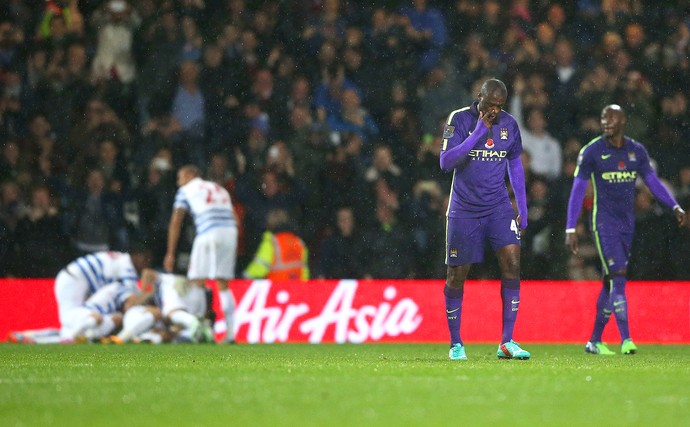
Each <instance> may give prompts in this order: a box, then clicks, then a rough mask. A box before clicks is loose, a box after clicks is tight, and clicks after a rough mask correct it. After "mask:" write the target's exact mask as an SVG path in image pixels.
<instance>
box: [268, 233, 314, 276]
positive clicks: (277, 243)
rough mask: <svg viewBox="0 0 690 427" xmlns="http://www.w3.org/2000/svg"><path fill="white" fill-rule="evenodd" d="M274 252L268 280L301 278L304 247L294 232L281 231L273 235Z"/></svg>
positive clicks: (303, 266)
mask: <svg viewBox="0 0 690 427" xmlns="http://www.w3.org/2000/svg"><path fill="white" fill-rule="evenodd" d="M273 247H274V248H275V253H274V257H273V264H272V265H271V270H270V272H269V273H268V276H267V277H266V278H267V279H269V280H279V281H280V280H301V278H302V270H303V269H304V268H305V265H304V254H305V251H306V247H305V246H304V242H302V239H300V238H299V237H297V236H296V235H295V234H293V233H290V232H287V231H282V232H279V233H277V234H274V235H273Z"/></svg>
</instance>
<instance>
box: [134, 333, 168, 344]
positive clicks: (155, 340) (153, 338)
mask: <svg viewBox="0 0 690 427" xmlns="http://www.w3.org/2000/svg"><path fill="white" fill-rule="evenodd" d="M139 338H140V339H141V340H142V341H146V342H150V343H151V344H160V343H162V342H163V337H162V336H161V334H159V333H157V332H153V331H146V332H144V333H142V334H140V335H139Z"/></svg>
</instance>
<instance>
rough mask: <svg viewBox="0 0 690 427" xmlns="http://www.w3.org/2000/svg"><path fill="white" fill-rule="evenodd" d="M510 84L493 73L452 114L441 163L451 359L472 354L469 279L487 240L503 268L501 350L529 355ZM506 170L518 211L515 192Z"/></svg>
mask: <svg viewBox="0 0 690 427" xmlns="http://www.w3.org/2000/svg"><path fill="white" fill-rule="evenodd" d="M507 97H508V91H507V89H506V86H505V84H504V83H503V82H502V81H500V80H497V79H489V80H486V81H485V82H484V83H483V84H482V87H481V90H480V92H479V97H478V100H477V101H475V102H474V103H473V104H472V105H470V106H469V107H465V108H461V109H459V110H455V111H453V112H452V113H450V115H449V116H448V119H447V121H446V125H445V128H444V131H443V146H442V150H441V159H440V160H441V169H443V170H444V171H446V172H450V171H453V183H452V189H451V193H450V200H449V202H448V211H447V213H446V221H447V222H446V264H447V265H448V269H447V277H446V285H445V287H444V290H443V293H444V295H445V301H446V318H447V319H448V329H449V331H450V351H449V353H448V354H449V357H450V359H451V360H467V356H466V354H465V347H464V345H463V342H462V339H461V338H460V321H461V316H462V298H463V294H464V284H465V279H466V278H467V274H468V273H469V271H470V267H471V265H472V264H473V263H479V262H482V261H483V260H484V248H485V244H486V243H487V242H488V243H489V244H490V245H491V248H492V250H494V251H495V252H496V255H497V257H498V264H499V268H500V270H501V299H502V302H503V334H502V338H501V344H500V345H499V346H498V352H497V355H498V357H499V358H503V359H529V357H530V353H529V352H527V351H525V350H523V349H522V348H520V346H519V345H518V344H517V343H516V342H515V341H513V339H512V338H513V328H514V326H515V320H516V319H517V313H518V306H519V304H520V234H521V233H522V231H523V230H524V229H525V228H526V227H527V199H526V196H525V173H524V170H523V168H522V162H521V160H520V153H521V152H522V139H521V136H520V129H519V128H518V125H517V122H516V121H515V119H514V118H513V116H511V115H510V114H508V113H507V112H505V111H501V110H502V108H503V106H504V105H505V103H506V99H507ZM506 171H507V172H508V177H509V178H510V183H511V186H512V187H513V192H514V194H515V201H516V204H517V210H518V215H517V216H516V215H515V211H514V209H513V206H512V204H511V201H510V196H509V195H508V189H507V187H506Z"/></svg>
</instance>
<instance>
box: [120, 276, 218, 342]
mask: <svg viewBox="0 0 690 427" xmlns="http://www.w3.org/2000/svg"><path fill="white" fill-rule="evenodd" d="M141 285H142V288H143V289H150V292H151V296H152V298H153V302H154V303H155V306H144V305H140V306H136V307H132V308H130V309H129V310H127V312H126V313H125V315H124V318H123V325H122V331H120V333H118V334H117V335H115V336H113V337H110V341H112V342H116V343H124V342H128V341H151V342H156V343H158V342H163V341H168V340H169V339H172V340H173V341H175V342H192V343H196V342H199V341H202V340H205V338H206V339H208V338H207V337H206V335H205V334H204V333H203V332H204V323H203V322H202V321H201V320H200V317H201V316H203V314H204V313H205V312H206V294H205V293H204V291H203V290H202V289H201V288H199V287H197V286H193V285H192V283H191V282H190V281H189V280H188V279H187V278H186V277H184V276H180V275H174V274H169V273H159V272H157V271H155V270H152V269H145V270H144V271H143V273H142V276H141ZM158 321H162V322H163V323H164V325H167V326H169V327H170V330H171V331H172V332H173V334H172V337H170V336H168V334H166V333H165V332H162V331H161V330H162V329H165V328H164V327H163V328H161V327H158V328H156V323H157V322H158Z"/></svg>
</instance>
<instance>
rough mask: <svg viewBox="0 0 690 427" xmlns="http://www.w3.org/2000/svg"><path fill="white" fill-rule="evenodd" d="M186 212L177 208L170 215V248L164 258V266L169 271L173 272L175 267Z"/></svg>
mask: <svg viewBox="0 0 690 427" xmlns="http://www.w3.org/2000/svg"><path fill="white" fill-rule="evenodd" d="M185 213H186V210H184V209H182V208H175V209H173V213H172V216H171V217H170V224H169V225H168V250H167V251H166V253H165V259H164V260H163V268H164V269H165V271H168V272H172V271H173V268H174V267H175V251H176V250H177V242H178V241H179V240H180V233H181V231H182V222H183V221H184V216H185Z"/></svg>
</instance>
